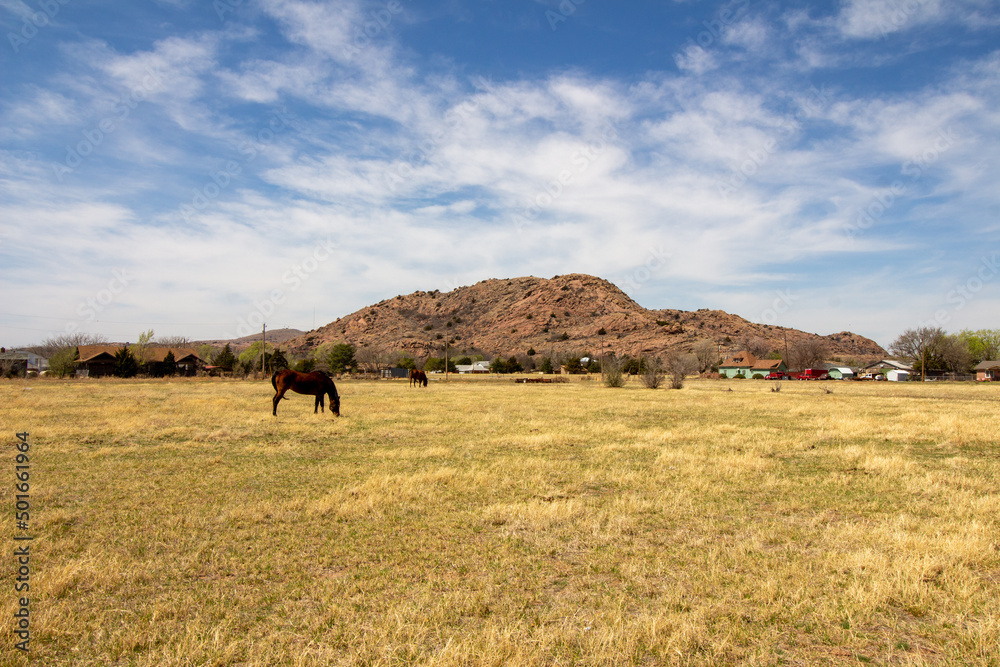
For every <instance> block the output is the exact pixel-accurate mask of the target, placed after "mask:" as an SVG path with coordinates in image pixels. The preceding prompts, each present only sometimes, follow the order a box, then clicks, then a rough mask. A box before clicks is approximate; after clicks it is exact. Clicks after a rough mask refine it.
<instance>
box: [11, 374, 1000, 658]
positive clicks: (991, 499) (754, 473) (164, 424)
mask: <svg viewBox="0 0 1000 667" xmlns="http://www.w3.org/2000/svg"><path fill="white" fill-rule="evenodd" d="M770 386H771V384H770V383H766V382H763V381H743V382H739V381H729V382H727V381H689V382H688V383H687V385H686V386H685V388H684V389H682V390H680V391H671V390H666V389H660V390H656V391H651V390H647V389H644V388H641V386H640V385H639V384H638V383H633V384H630V385H629V386H627V387H626V388H624V389H608V388H605V387H604V386H602V385H601V383H600V382H599V381H589V382H580V381H574V382H571V383H568V384H552V385H518V384H514V383H512V382H510V381H503V382H500V381H455V380H453V381H451V382H448V383H444V382H441V381H439V379H438V378H435V379H433V380H432V382H431V385H430V387H428V388H427V389H411V388H409V387H408V386H407V383H406V382H405V381H397V382H388V381H384V382H360V381H348V380H345V381H342V382H340V383H338V387H339V388H340V393H341V395H342V397H343V406H342V410H343V417H341V418H340V419H339V420H334V419H332V418H331V417H330V415H329V413H326V414H324V415H313V414H312V399H311V398H310V397H305V396H299V395H293V394H289V396H290V397H291V398H290V400H287V401H283V402H282V404H281V405H280V406H279V408H278V417H277V419H275V418H274V417H272V416H271V396H272V395H273V391H272V389H271V387H270V384H269V383H268V382H267V381H257V382H249V381H246V382H244V381H229V380H211V379H208V380H188V381H185V380H173V381H164V380H148V381H147V380H128V381H118V380H90V381H80V380H74V381H55V380H32V381H3V382H0V405H2V406H3V407H2V409H0V415H2V419H0V424H2V428H3V442H4V452H5V455H4V457H3V461H4V463H3V464H2V465H0V479H2V483H0V488H2V492H0V507H2V511H3V516H4V519H3V524H2V525H3V530H4V534H5V537H4V540H3V541H4V544H5V546H4V554H5V556H4V557H3V564H2V572H3V583H2V584H0V591H2V595H0V616H2V618H3V619H4V620H3V621H2V622H0V626H2V637H3V645H2V647H0V663H2V664H3V665H28V664H31V665H46V666H48V665H101V666H105V665H136V666H150V667H153V666H157V667H159V666H173V665H220V666H221V665H241V666H251V665H253V666H257V665H295V666H305V665H497V666H499V665H675V664H676V665H735V664H740V665H782V664H784V665H823V664H829V665H852V664H876V665H997V664H1000V659H998V657H997V653H998V645H1000V593H998V591H1000V530H998V523H1000V489H998V480H1000V446H998V444H997V439H998V438H997V436H998V434H1000V385H993V386H973V385H959V384H932V383H927V384H918V383H911V384H892V383H878V384H875V383H843V382H828V383H814V382H786V383H784V384H783V385H782V391H781V392H779V393H773V392H770V391H769V388H770ZM730 388H731V389H732V391H727V389H730ZM827 388H829V389H832V391H833V393H826V391H825V389H827ZM18 431H28V432H29V433H30V443H31V450H30V456H31V461H30V465H31V491H30V496H31V519H30V524H29V527H28V530H27V533H29V534H31V535H32V536H33V537H34V538H35V539H34V541H33V542H32V543H31V553H32V559H31V580H30V585H31V589H30V610H31V643H30V653H29V654H28V655H24V654H22V653H21V652H20V651H17V650H15V649H14V642H15V641H16V639H15V637H14V634H13V630H14V617H13V614H14V612H15V611H16V609H17V604H18V603H17V597H18V595H17V594H15V592H14V580H15V575H16V572H17V569H18V566H17V564H16V562H15V559H14V557H13V555H12V554H13V549H14V546H13V545H14V544H15V542H14V541H13V540H12V537H13V535H14V534H16V533H18V532H19V531H17V530H15V528H16V526H15V523H14V505H15V498H14V493H15V492H14V474H15V473H14V466H15V463H14V456H15V454H16V451H15V448H14V443H15V442H16V438H15V433H16V432H18Z"/></svg>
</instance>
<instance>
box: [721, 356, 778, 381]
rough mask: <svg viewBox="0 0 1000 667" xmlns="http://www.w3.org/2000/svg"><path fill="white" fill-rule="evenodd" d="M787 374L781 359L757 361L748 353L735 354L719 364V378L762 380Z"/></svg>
mask: <svg viewBox="0 0 1000 667" xmlns="http://www.w3.org/2000/svg"><path fill="white" fill-rule="evenodd" d="M778 372H781V373H787V372H788V367H787V366H786V365H785V362H784V361H782V360H781V359H758V358H757V357H755V356H754V355H752V354H750V353H749V352H737V353H736V354H734V355H732V356H730V357H727V358H726V359H725V360H723V362H722V363H721V364H719V377H720V378H734V377H737V376H739V377H745V378H764V377H767V376H768V375H770V374H771V373H778Z"/></svg>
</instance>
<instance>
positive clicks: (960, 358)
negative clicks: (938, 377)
mask: <svg viewBox="0 0 1000 667" xmlns="http://www.w3.org/2000/svg"><path fill="white" fill-rule="evenodd" d="M889 350H890V351H891V352H892V353H893V354H895V355H897V356H900V357H903V358H904V359H907V360H908V361H910V362H911V363H912V364H913V367H914V369H918V370H920V372H921V374H922V375H925V374H926V371H928V370H950V371H953V372H956V373H957V372H962V371H965V370H967V369H968V367H969V366H970V365H972V353H971V352H970V350H969V344H968V341H967V340H965V339H963V338H962V337H961V336H958V335H951V334H947V333H945V331H944V329H942V328H941V327H921V328H919V329H907V330H906V331H904V332H903V333H902V334H900V335H899V337H898V338H897V339H896V340H894V341H893V342H892V345H890V346H889Z"/></svg>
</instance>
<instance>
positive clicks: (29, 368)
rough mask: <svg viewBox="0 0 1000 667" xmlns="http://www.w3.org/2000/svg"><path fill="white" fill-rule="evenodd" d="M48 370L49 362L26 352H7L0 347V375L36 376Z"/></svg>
mask: <svg viewBox="0 0 1000 667" xmlns="http://www.w3.org/2000/svg"><path fill="white" fill-rule="evenodd" d="M48 369H49V360H48V359H46V358H45V357H40V356H38V355H37V354H35V353H34V352H28V351H26V350H8V349H6V348H2V347H0V374H2V375H7V374H11V375H17V376H20V377H25V376H27V375H37V374H38V373H41V372H42V371H47V370H48Z"/></svg>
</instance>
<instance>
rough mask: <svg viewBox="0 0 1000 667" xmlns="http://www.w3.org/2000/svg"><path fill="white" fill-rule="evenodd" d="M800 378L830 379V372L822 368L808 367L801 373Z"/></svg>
mask: <svg viewBox="0 0 1000 667" xmlns="http://www.w3.org/2000/svg"><path fill="white" fill-rule="evenodd" d="M799 379H800V380H829V379H830V374H829V373H828V372H827V371H826V370H825V369H822V368H807V369H805V370H804V371H802V372H801V373H799Z"/></svg>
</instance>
